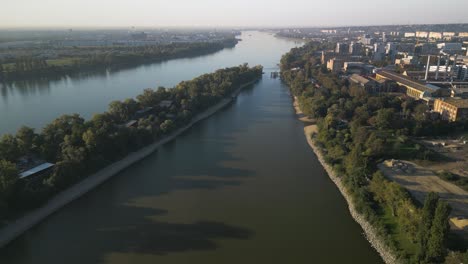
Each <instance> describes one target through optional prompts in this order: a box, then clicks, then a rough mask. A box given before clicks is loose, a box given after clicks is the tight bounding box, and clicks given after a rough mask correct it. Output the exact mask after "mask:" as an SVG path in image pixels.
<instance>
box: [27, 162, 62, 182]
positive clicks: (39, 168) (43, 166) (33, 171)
mask: <svg viewBox="0 0 468 264" xmlns="http://www.w3.org/2000/svg"><path fill="white" fill-rule="evenodd" d="M53 166H54V164H52V163H47V162H46V163H43V164H41V165H39V166H36V167H34V168H32V169H30V170H27V171H23V172H22V173H20V174H19V177H20V179H23V178H26V177H29V176H31V175H34V174H36V173H38V172H41V171H44V170H47V169H49V168H52V167H53Z"/></svg>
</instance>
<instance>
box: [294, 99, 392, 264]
mask: <svg viewBox="0 0 468 264" xmlns="http://www.w3.org/2000/svg"><path fill="white" fill-rule="evenodd" d="M293 99H294V108H295V110H296V114H297V115H298V117H299V120H301V121H303V122H304V123H306V124H307V123H310V121H307V120H304V117H303V113H302V111H301V109H300V107H299V104H298V102H297V98H293ZM316 132H317V125H315V124H312V125H310V124H308V125H306V126H305V127H304V134H305V136H306V138H307V143H309V145H310V147H311V148H312V150H313V151H314V153H315V155H316V156H317V159H318V160H319V162H320V163H321V164H322V166H323V168H324V169H325V171H326V172H327V174H328V176H329V177H330V179H331V180H332V181H333V182H334V183H335V185H336V187H337V188H338V189H339V190H340V192H341V194H342V195H343V197H344V198H345V200H346V202H347V203H348V208H349V212H350V213H351V216H352V217H353V219H354V220H355V221H356V222H357V223H358V224H359V225H360V226H361V227H362V229H363V230H364V235H365V236H366V239H367V240H368V241H369V243H370V244H371V245H372V247H373V248H375V250H377V252H378V253H379V254H380V256H381V257H382V259H383V260H384V262H385V263H388V264H397V263H399V262H398V261H397V259H396V257H395V256H394V255H393V254H392V252H391V250H390V249H389V248H388V247H387V246H386V245H385V243H384V242H383V241H382V240H381V239H380V238H379V237H378V235H377V232H376V230H375V228H374V227H373V226H372V225H371V224H370V223H369V222H368V221H367V220H366V219H365V218H364V216H363V215H361V214H359V213H358V212H357V211H356V208H355V206H354V203H353V199H352V197H351V195H349V194H348V191H347V190H346V187H345V186H344V184H343V183H342V181H341V179H340V178H339V177H338V176H337V175H336V173H335V171H334V170H333V168H332V167H331V166H330V165H328V164H327V163H326V162H325V158H324V156H323V153H322V149H320V148H319V147H318V146H317V145H316V144H315V142H314V140H313V139H312V135H313V133H316Z"/></svg>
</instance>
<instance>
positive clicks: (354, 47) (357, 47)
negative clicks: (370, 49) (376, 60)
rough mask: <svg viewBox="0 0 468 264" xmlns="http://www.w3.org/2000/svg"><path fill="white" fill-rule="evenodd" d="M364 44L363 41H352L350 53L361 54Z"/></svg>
mask: <svg viewBox="0 0 468 264" xmlns="http://www.w3.org/2000/svg"><path fill="white" fill-rule="evenodd" d="M362 50H363V49H362V44H361V43H356V42H351V44H350V45H349V54H351V55H355V56H358V55H361V54H362Z"/></svg>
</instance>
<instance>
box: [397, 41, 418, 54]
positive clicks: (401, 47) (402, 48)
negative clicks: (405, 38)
mask: <svg viewBox="0 0 468 264" xmlns="http://www.w3.org/2000/svg"><path fill="white" fill-rule="evenodd" d="M415 46H416V44H414V43H398V46H397V50H398V52H407V53H413V52H414V47H415Z"/></svg>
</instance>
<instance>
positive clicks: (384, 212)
mask: <svg viewBox="0 0 468 264" xmlns="http://www.w3.org/2000/svg"><path fill="white" fill-rule="evenodd" d="M380 211H381V212H380V213H381V219H382V220H383V223H384V225H385V227H386V229H387V232H388V233H389V235H390V236H391V238H392V240H393V241H394V242H395V244H396V247H397V249H398V251H400V252H402V254H403V256H405V259H411V258H412V257H413V256H415V255H416V253H417V251H418V247H417V245H416V244H414V243H412V242H411V241H410V239H409V238H408V236H407V234H406V233H405V232H404V231H403V230H401V228H400V225H399V224H398V222H397V219H396V217H394V216H393V215H392V213H391V211H390V209H389V208H381V210H380Z"/></svg>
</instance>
